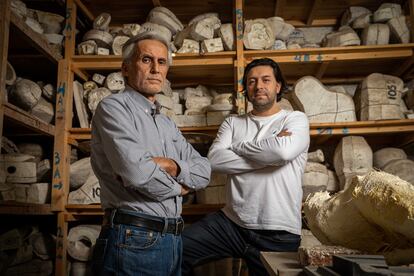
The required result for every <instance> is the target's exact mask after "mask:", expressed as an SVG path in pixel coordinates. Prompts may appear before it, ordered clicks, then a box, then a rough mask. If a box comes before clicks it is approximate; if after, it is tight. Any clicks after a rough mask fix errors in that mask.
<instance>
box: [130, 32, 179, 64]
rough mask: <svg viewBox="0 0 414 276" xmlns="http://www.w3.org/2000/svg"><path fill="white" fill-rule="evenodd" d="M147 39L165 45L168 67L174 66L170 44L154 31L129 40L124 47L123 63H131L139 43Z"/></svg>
mask: <svg viewBox="0 0 414 276" xmlns="http://www.w3.org/2000/svg"><path fill="white" fill-rule="evenodd" d="M145 39H152V40H157V41H159V42H161V43H162V44H164V45H165V46H166V47H167V50H168V57H167V63H168V65H171V64H172V54H171V49H170V47H169V42H168V41H166V40H165V39H164V38H163V37H162V36H161V35H159V34H157V33H155V32H152V31H149V32H142V33H139V34H137V35H136V36H133V37H131V38H130V39H128V41H127V42H126V43H125V44H124V46H123V47H122V62H124V63H130V62H131V60H132V58H133V57H134V55H135V53H136V51H137V47H136V45H137V43H138V42H140V41H141V40H145Z"/></svg>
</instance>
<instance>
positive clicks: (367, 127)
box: [310, 119, 414, 138]
mask: <svg viewBox="0 0 414 276" xmlns="http://www.w3.org/2000/svg"><path fill="white" fill-rule="evenodd" d="M413 131H414V119H403V120H382V121H358V122H346V123H345V122H344V123H335V124H332V123H313V124H311V125H310V136H311V138H316V137H319V136H324V135H328V136H329V135H364V134H374V133H377V134H392V133H406V132H413Z"/></svg>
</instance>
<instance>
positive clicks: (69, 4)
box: [63, 0, 78, 61]
mask: <svg viewBox="0 0 414 276" xmlns="http://www.w3.org/2000/svg"><path fill="white" fill-rule="evenodd" d="M74 1H78V0H67V1H66V22H65V27H64V29H63V34H64V35H65V59H66V60H68V61H70V60H71V58H72V56H73V55H74V54H75V48H76V46H75V43H76V7H77V6H76V5H75V3H74Z"/></svg>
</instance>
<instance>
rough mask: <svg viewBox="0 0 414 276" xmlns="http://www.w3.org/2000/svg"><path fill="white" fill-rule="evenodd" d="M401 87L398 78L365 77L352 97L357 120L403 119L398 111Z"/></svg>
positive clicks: (374, 75)
mask: <svg viewBox="0 0 414 276" xmlns="http://www.w3.org/2000/svg"><path fill="white" fill-rule="evenodd" d="M403 87H404V83H403V81H402V80H401V79H400V78H398V77H394V76H390V75H383V74H379V73H373V74H371V75H369V76H368V77H366V78H365V79H364V80H363V81H362V84H361V89H359V90H358V91H357V92H356V93H355V95H354V101H355V109H356V112H357V116H358V118H359V120H361V121H367V120H389V119H403V118H404V114H403V113H402V112H401V109H400V102H401V95H402V90H403Z"/></svg>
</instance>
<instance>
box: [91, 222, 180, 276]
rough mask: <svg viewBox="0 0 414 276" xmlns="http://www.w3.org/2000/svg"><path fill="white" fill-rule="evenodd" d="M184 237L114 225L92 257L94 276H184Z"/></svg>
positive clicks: (102, 235) (107, 228)
mask: <svg viewBox="0 0 414 276" xmlns="http://www.w3.org/2000/svg"><path fill="white" fill-rule="evenodd" d="M181 255H182V241H181V236H180V235H178V236H176V235H174V234H169V233H165V234H162V233H161V232H156V231H153V230H148V229H145V228H142V227H136V226H130V225H125V224H113V223H112V222H110V223H109V224H107V225H104V226H102V230H101V233H100V235H99V238H98V239H97V240H96V244H95V248H94V251H93V257H92V271H93V274H94V275H131V276H132V275H134V276H138V275H148V276H153V275H157V276H158V275H159V276H164V275H165V276H167V275H177V276H179V275H181Z"/></svg>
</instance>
